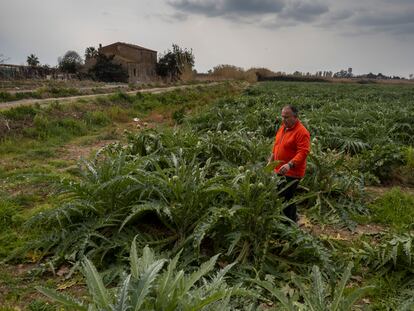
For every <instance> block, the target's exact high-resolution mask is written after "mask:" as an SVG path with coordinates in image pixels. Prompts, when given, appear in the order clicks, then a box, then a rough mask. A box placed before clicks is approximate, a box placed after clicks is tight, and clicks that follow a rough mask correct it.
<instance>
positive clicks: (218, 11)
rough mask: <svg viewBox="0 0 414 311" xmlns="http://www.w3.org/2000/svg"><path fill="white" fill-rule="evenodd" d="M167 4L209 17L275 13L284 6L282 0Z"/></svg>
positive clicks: (187, 0)
mask: <svg viewBox="0 0 414 311" xmlns="http://www.w3.org/2000/svg"><path fill="white" fill-rule="evenodd" d="M169 4H170V5H171V6H172V7H173V8H175V9H177V10H180V11H183V12H189V13H196V14H201V15H205V16H210V17H217V16H229V15H230V16H231V15H256V14H269V13H276V12H280V11H281V10H282V9H283V7H284V6H285V3H284V0H221V1H214V0H206V1H200V0H171V1H169Z"/></svg>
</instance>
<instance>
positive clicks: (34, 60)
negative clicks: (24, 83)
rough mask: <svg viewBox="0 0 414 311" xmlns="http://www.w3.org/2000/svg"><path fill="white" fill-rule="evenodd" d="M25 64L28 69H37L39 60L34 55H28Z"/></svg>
mask: <svg viewBox="0 0 414 311" xmlns="http://www.w3.org/2000/svg"><path fill="white" fill-rule="evenodd" d="M27 64H28V65H29V66H30V67H37V66H38V65H39V64H40V62H39V58H38V57H37V56H36V55H34V54H30V55H29V56H27Z"/></svg>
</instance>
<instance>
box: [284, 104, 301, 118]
mask: <svg viewBox="0 0 414 311" xmlns="http://www.w3.org/2000/svg"><path fill="white" fill-rule="evenodd" d="M284 108H289V109H290V110H292V112H293V115H294V116H295V117H297V116H298V115H299V110H298V108H297V107H296V106H293V105H290V104H289V105H286V106H284V107H283V109H284Z"/></svg>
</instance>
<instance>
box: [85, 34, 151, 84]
mask: <svg viewBox="0 0 414 311" xmlns="http://www.w3.org/2000/svg"><path fill="white" fill-rule="evenodd" d="M98 52H100V53H102V54H104V55H105V56H112V55H113V56H114V58H113V62H114V63H116V64H120V65H121V66H122V67H123V68H124V69H125V70H127V72H128V76H129V78H128V82H129V83H139V82H149V81H153V80H154V79H155V78H156V73H155V66H156V63H157V51H153V50H150V49H147V48H144V47H141V46H138V45H135V44H129V43H124V42H116V43H112V44H110V45H106V46H102V45H101V44H99V49H98ZM95 62H96V60H95V59H94V58H90V59H87V60H86V62H85V67H86V69H88V68H91V67H92V66H93V65H94V64H95Z"/></svg>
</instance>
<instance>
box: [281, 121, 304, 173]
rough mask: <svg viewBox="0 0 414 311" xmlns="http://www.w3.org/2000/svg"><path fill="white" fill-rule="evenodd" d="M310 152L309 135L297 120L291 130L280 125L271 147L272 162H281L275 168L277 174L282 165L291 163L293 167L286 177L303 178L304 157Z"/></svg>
mask: <svg viewBox="0 0 414 311" xmlns="http://www.w3.org/2000/svg"><path fill="white" fill-rule="evenodd" d="M309 151H310V134H309V132H308V130H307V129H306V128H305V127H304V126H303V124H302V123H301V122H300V121H299V120H298V121H297V122H296V123H295V125H294V126H293V127H291V128H285V126H284V125H282V126H281V127H280V128H279V130H278V131H277V133H276V137H275V142H274V145H273V160H275V161H281V162H280V164H279V165H278V166H277V167H276V168H275V172H276V173H278V172H279V169H280V167H281V166H282V165H284V164H286V163H289V162H290V163H292V164H293V167H292V168H291V169H290V170H289V171H288V172H287V173H286V176H290V177H295V178H302V177H303V176H305V170H306V157H307V155H308V154H309Z"/></svg>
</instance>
